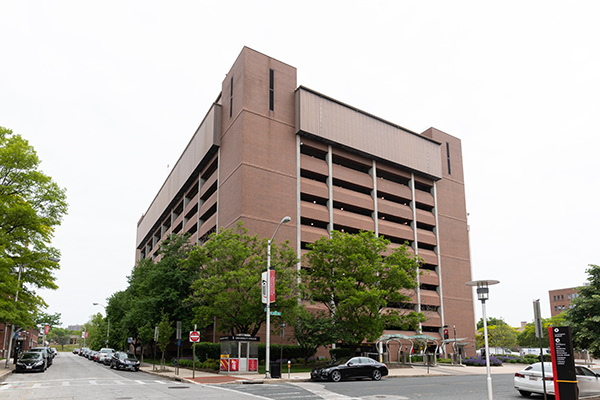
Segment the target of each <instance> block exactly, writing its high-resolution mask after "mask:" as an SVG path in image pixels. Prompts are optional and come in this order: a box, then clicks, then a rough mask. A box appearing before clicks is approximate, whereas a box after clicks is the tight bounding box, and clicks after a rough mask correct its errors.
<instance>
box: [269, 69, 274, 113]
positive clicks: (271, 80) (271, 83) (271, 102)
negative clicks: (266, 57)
mask: <svg viewBox="0 0 600 400" xmlns="http://www.w3.org/2000/svg"><path fill="white" fill-rule="evenodd" d="M274 109H275V71H273V70H272V69H269V110H271V111H274Z"/></svg>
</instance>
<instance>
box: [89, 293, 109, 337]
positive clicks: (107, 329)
mask: <svg viewBox="0 0 600 400" xmlns="http://www.w3.org/2000/svg"><path fill="white" fill-rule="evenodd" d="M92 304H93V305H95V306H100V307H104V312H105V313H106V306H104V305H102V304H100V303H92ZM106 320H107V321H108V328H106V347H108V333H109V332H110V318H108V313H106Z"/></svg>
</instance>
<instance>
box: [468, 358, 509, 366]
mask: <svg viewBox="0 0 600 400" xmlns="http://www.w3.org/2000/svg"><path fill="white" fill-rule="evenodd" d="M463 364H465V365H472V366H477V367H482V366H485V365H486V363H485V358H483V357H481V356H477V357H469V358H467V359H464V360H463ZM501 365H502V360H500V359H498V358H496V356H490V366H501Z"/></svg>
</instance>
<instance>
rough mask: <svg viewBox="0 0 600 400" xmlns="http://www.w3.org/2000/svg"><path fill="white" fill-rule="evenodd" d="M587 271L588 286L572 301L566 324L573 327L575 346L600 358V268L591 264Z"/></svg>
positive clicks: (580, 290)
mask: <svg viewBox="0 0 600 400" xmlns="http://www.w3.org/2000/svg"><path fill="white" fill-rule="evenodd" d="M589 267H590V268H588V269H587V270H586V272H587V274H588V278H587V281H588V282H589V283H588V285H586V286H582V287H580V288H579V297H577V298H576V299H574V300H572V301H571V304H572V305H573V308H570V309H568V310H567V311H566V323H567V325H568V326H570V327H571V334H572V337H573V345H574V346H575V347H577V348H580V349H585V350H588V351H589V352H590V353H591V354H592V356H593V357H595V358H598V357H600V294H599V293H600V266H598V265H594V264H590V265H589Z"/></svg>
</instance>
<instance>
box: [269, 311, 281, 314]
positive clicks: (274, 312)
mask: <svg viewBox="0 0 600 400" xmlns="http://www.w3.org/2000/svg"><path fill="white" fill-rule="evenodd" d="M271 315H281V311H271Z"/></svg>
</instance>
